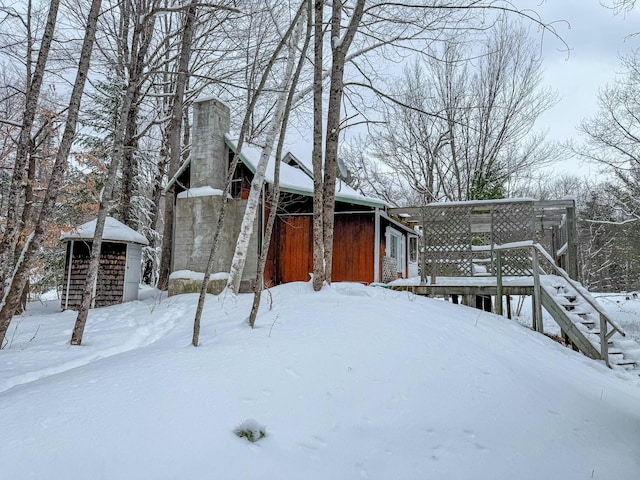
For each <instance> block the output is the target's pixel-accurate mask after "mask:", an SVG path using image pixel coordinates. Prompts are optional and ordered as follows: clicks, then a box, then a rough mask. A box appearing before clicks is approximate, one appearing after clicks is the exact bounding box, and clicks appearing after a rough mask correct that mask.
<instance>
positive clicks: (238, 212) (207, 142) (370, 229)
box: [169, 99, 418, 292]
mask: <svg viewBox="0 0 640 480" xmlns="http://www.w3.org/2000/svg"><path fill="white" fill-rule="evenodd" d="M229 122H230V112H229V108H228V107H227V106H226V105H224V104H223V103H222V102H220V101H218V100H216V99H203V100H200V101H197V102H196V103H195V104H194V125H193V145H192V152H191V156H190V158H189V160H188V161H187V162H185V164H184V165H183V166H182V168H181V169H180V170H179V171H178V172H177V174H176V175H175V176H174V178H173V179H172V181H171V183H175V185H176V191H177V192H178V194H177V196H176V208H175V225H174V227H175V228H174V249H173V258H172V272H174V273H173V274H172V275H171V280H170V286H169V290H170V292H171V291H172V283H173V284H174V285H175V284H176V283H177V282H180V281H181V278H182V277H187V278H192V277H191V276H190V274H189V272H203V271H204V269H205V266H206V262H207V261H208V257H209V252H210V249H211V241H212V237H213V234H214V230H215V228H216V223H217V215H218V210H219V206H220V202H221V201H222V198H221V195H222V192H223V190H224V187H225V181H226V177H227V172H228V169H229V167H230V163H231V160H232V158H233V155H234V151H235V150H236V144H237V142H236V141H235V140H234V138H232V137H231V136H230V135H229V134H228V133H227V132H228V130H229ZM260 153H261V149H260V148H258V147H256V146H253V145H247V144H245V145H243V147H242V152H241V155H240V160H241V161H240V162H239V163H238V166H237V168H236V170H235V172H234V173H233V182H232V188H231V194H230V198H229V200H228V202H229V203H228V206H227V213H226V218H225V229H224V231H223V232H222V233H221V235H220V240H219V244H218V250H217V256H216V258H215V259H214V265H213V270H212V271H213V272H228V271H229V267H230V264H231V259H232V256H233V252H234V249H235V244H236V239H237V237H238V233H239V230H240V225H241V223H242V218H243V215H244V210H245V208H246V203H247V200H246V199H247V198H248V192H249V187H250V185H251V180H252V178H253V175H254V172H255V171H256V166H257V164H258V160H259V157H260ZM273 167H274V165H273V162H271V164H270V165H269V168H268V169H267V175H266V184H265V189H267V193H268V191H269V190H270V189H271V188H272V185H273ZM280 188H281V202H280V206H279V209H278V217H277V221H276V224H275V226H274V232H273V235H272V239H271V245H270V249H269V254H268V261H267V265H266V269H265V283H266V284H267V285H278V284H281V283H287V282H293V281H307V280H309V274H310V273H311V272H312V271H313V247H312V240H313V234H312V211H313V207H312V205H313V175H312V171H311V169H310V166H309V165H308V164H306V163H304V162H303V161H301V160H300V159H299V158H297V157H296V156H295V155H293V154H291V153H289V154H286V155H285V156H284V158H283V161H282V165H281V174H280ZM264 198H265V195H264V194H263V202H262V206H261V211H260V214H259V215H258V218H257V219H256V224H255V225H254V234H253V236H252V241H251V244H250V248H249V252H248V256H247V262H246V266H245V269H244V273H243V278H242V282H241V290H242V291H248V290H250V289H251V288H252V286H253V281H254V280H255V275H256V268H257V258H258V252H259V249H260V248H261V246H262V238H263V227H264V225H265V224H266V218H267V216H268V213H267V208H268V202H267V205H265V202H264ZM335 211H336V213H335V231H334V249H333V250H334V251H333V272H332V280H333V281H336V282H339V281H354V282H363V283H372V282H388V281H390V280H392V279H396V278H398V277H403V278H405V277H408V276H416V275H418V233H417V232H416V231H415V230H414V229H412V228H411V227H408V226H406V225H405V224H403V223H402V222H400V221H399V220H398V219H395V218H392V217H391V216H390V215H388V214H387V204H386V203H385V202H383V201H381V200H379V199H377V198H372V197H367V196H364V195H362V194H360V193H358V192H356V191H355V190H354V189H352V188H351V187H349V186H348V185H347V184H346V183H344V182H343V181H341V180H338V182H337V185H336V205H335ZM183 273H184V275H183ZM178 290H179V291H184V289H178ZM174 291H175V290H174Z"/></svg>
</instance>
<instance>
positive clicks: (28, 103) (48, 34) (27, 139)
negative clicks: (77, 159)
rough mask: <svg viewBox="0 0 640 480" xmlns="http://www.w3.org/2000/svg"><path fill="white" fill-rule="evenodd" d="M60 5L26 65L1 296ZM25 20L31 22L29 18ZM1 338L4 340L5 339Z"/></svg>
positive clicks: (54, 3)
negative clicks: (33, 61)
mask: <svg viewBox="0 0 640 480" xmlns="http://www.w3.org/2000/svg"><path fill="white" fill-rule="evenodd" d="M59 6H60V1H59V0H51V2H50V3H49V13H48V15H47V23H46V24H45V27H44V33H43V35H42V41H41V42H40V49H39V52H38V60H37V61H36V67H35V70H34V71H33V74H32V73H31V71H30V62H27V65H28V69H27V74H26V82H25V83H26V87H27V88H26V92H25V95H26V97H25V107H24V115H23V117H22V126H21V128H20V136H19V137H18V144H17V145H16V154H15V162H14V167H13V173H12V176H11V186H10V188H9V195H8V196H9V198H10V199H11V200H10V201H9V202H7V213H6V218H7V220H6V224H5V228H4V235H3V236H2V241H1V242H0V293H3V294H5V293H6V292H4V286H5V279H7V278H8V276H9V271H10V270H11V263H12V260H13V258H12V256H13V252H14V250H15V246H16V244H17V241H18V236H19V232H20V218H21V214H20V205H21V204H22V201H21V200H20V196H21V191H22V184H23V181H24V173H25V167H26V165H27V158H28V156H29V151H30V147H31V128H32V127H33V122H34V119H35V116H36V109H37V107H38V99H39V98H40V90H41V89H42V83H43V81H44V73H45V68H46V65H47V60H48V57H49V50H50V48H51V42H52V40H53V34H54V30H55V26H56V19H57V16H58V7H59ZM29 15H30V12H29ZM28 21H29V23H30V19H29V20H28ZM29 37H30V30H29ZM31 43H32V42H31V38H29V39H28V44H29V45H31ZM27 57H28V59H29V58H30V57H31V52H30V51H29V52H28V55H27ZM2 338H4V336H3V337H2Z"/></svg>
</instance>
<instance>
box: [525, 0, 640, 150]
mask: <svg viewBox="0 0 640 480" xmlns="http://www.w3.org/2000/svg"><path fill="white" fill-rule="evenodd" d="M610 1H611V0H602V2H603V3H610ZM518 3H519V4H520V5H523V6H525V5H526V6H527V7H530V8H532V9H534V10H535V11H537V12H538V13H539V14H540V16H541V17H542V18H543V20H544V21H546V22H550V21H552V20H566V21H567V22H569V24H570V28H569V26H568V25H566V24H564V23H563V22H559V23H557V24H555V26H556V29H557V31H558V33H559V34H560V35H561V36H562V38H563V39H564V40H565V41H566V43H567V44H569V47H570V48H571V51H570V52H569V55H568V57H567V53H566V52H561V51H559V50H560V49H562V48H563V47H564V46H563V44H562V43H561V42H560V41H558V40H556V39H554V38H552V36H551V35H548V34H547V35H546V36H545V40H544V43H543V57H544V70H545V73H544V78H545V83H546V84H547V85H549V86H551V87H552V88H555V89H556V90H557V91H558V93H559V95H560V101H559V103H558V105H557V106H556V107H554V108H553V109H552V110H551V111H550V112H548V113H547V114H545V115H544V116H543V118H542V119H541V120H540V125H539V126H540V127H547V128H549V133H548V137H549V138H550V139H557V140H564V139H566V138H570V137H576V136H577V134H576V130H575V127H576V125H577V124H578V123H579V122H580V120H581V119H582V118H584V117H586V116H590V115H594V114H595V113H596V111H597V93H598V88H600V87H603V86H605V85H606V84H607V83H611V82H612V81H613V80H614V79H615V76H616V73H618V72H620V70H621V69H620V62H619V54H621V53H629V52H630V51H631V50H633V49H636V48H640V37H630V35H631V34H633V33H634V32H640V5H639V6H638V7H637V8H636V11H634V12H632V13H627V14H618V15H614V13H613V11H611V10H609V9H606V8H604V7H603V6H602V5H601V3H600V0H544V1H542V0H519V1H518Z"/></svg>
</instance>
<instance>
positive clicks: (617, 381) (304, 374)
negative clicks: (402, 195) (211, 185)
mask: <svg viewBox="0 0 640 480" xmlns="http://www.w3.org/2000/svg"><path fill="white" fill-rule="evenodd" d="M197 297H198V296H197V295H195V294H193V295H180V296H177V297H171V298H168V299H167V298H164V297H163V296H161V295H158V296H156V297H155V298H154V297H153V296H152V295H145V298H146V300H145V301H139V302H131V303H129V304H125V305H118V306H114V307H108V308H104V309H96V310H92V311H91V312H90V315H89V320H88V323H87V329H86V333H85V340H86V342H85V343H84V345H83V346H82V347H69V345H68V339H69V336H70V333H71V328H72V325H73V314H71V315H70V314H69V312H63V313H59V312H56V311H55V310H48V309H47V308H46V305H42V304H32V305H30V306H29V309H28V310H27V313H26V314H25V315H22V316H20V317H17V318H16V320H15V321H14V322H13V323H12V327H11V328H10V330H9V334H10V336H11V334H12V331H13V330H14V328H15V327H17V329H18V331H17V334H16V338H15V339H14V341H13V344H12V346H11V347H10V348H5V349H4V350H3V351H1V352H0V355H2V360H3V361H2V362H0V378H2V379H3V381H4V382H5V384H4V387H5V388H4V390H5V391H4V393H3V394H2V395H1V396H0V409H1V411H2V416H0V429H1V430H2V431H3V432H5V437H6V439H5V442H3V446H2V449H0V464H1V465H2V468H3V478H65V479H71V480H74V479H86V478H106V479H134V478H135V479H137V478H154V479H176V478H224V479H244V478H263V477H266V478H278V479H299V478H305V479H312V480H315V479H318V480H319V479H323V480H326V479H338V480H340V479H344V480H351V479H355V478H369V479H380V480H383V479H384V480H388V479H395V478H398V479H403V480H405V479H407V480H411V479H415V480H418V479H420V480H422V479H426V478H433V479H438V480H448V479H450V480H459V479H479V480H490V479H491V480H494V479H499V480H500V479H505V480H506V479H518V480H529V479H530V480H539V479H541V478H552V479H560V478H561V479H569V480H574V479H575V480H577V479H592V478H593V479H612V478H615V479H616V480H636V479H637V478H640V447H639V446H638V432H640V410H639V409H638V405H639V404H640V379H639V378H638V377H633V376H631V375H630V374H626V373H621V372H616V371H612V370H609V369H607V368H606V367H605V366H604V365H602V363H601V362H596V361H592V360H589V359H587V358H586V357H584V356H582V355H580V354H578V353H576V352H573V351H571V350H569V349H567V348H564V347H562V346H560V345H559V344H557V343H555V342H553V341H551V340H549V339H548V338H546V337H544V336H541V335H539V334H536V333H534V332H532V331H530V330H528V329H525V328H523V327H522V326H521V325H519V324H517V323H515V322H511V321H508V320H506V319H504V318H501V317H497V316H495V315H492V314H488V313H485V312H482V311H479V310H475V309H471V308H466V307H462V306H455V305H451V304H447V303H445V302H442V301H436V300H431V299H426V298H422V297H416V296H415V295H412V294H409V293H407V292H395V291H391V290H389V289H384V288H372V287H364V286H361V285H358V284H333V285H332V286H331V287H329V288H323V289H322V291H320V292H317V293H316V292H313V289H312V287H311V285H310V284H309V283H292V284H288V285H284V286H280V287H276V288H272V289H270V290H269V292H265V293H264V298H263V302H262V308H261V310H260V313H259V315H258V318H257V323H256V328H255V329H254V330H251V329H249V328H248V326H247V324H246V317H247V315H248V313H249V309H250V307H251V302H252V295H242V294H241V295H238V296H237V297H224V298H221V297H222V296H221V297H213V296H211V297H208V299H207V303H206V305H205V310H204V314H203V319H202V329H201V346H200V347H198V348H193V347H191V346H190V341H191V335H192V326H193V324H192V321H193V313H194V311H195V306H196V303H197ZM38 326H40V330H39V331H37V333H36V334H34V332H36V330H37V328H38ZM32 337H33V340H31V338H32ZM7 379H15V380H19V381H14V382H13V385H14V386H13V387H12V388H9V389H7V386H8V385H7V383H6V380H7ZM247 419H255V420H254V421H253V422H250V425H249V426H256V425H259V426H260V427H263V428H264V429H265V430H266V432H267V436H266V437H264V438H262V439H261V440H260V441H258V442H257V443H249V442H247V441H246V440H245V439H244V438H238V437H237V436H236V435H234V433H233V432H234V429H236V428H237V427H238V426H239V425H240V424H242V422H243V421H245V420H247ZM70 465H73V468H70Z"/></svg>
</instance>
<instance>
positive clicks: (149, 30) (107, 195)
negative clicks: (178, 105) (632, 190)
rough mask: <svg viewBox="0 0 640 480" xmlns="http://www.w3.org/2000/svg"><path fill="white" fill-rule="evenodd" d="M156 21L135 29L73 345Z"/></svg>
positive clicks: (82, 321) (81, 325) (84, 316)
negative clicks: (132, 52) (126, 80)
mask: <svg viewBox="0 0 640 480" xmlns="http://www.w3.org/2000/svg"><path fill="white" fill-rule="evenodd" d="M155 17H156V16H155V13H153V9H151V10H150V12H149V14H148V15H147V16H146V17H145V19H144V23H143V24H140V25H138V26H137V28H136V34H137V35H138V36H137V38H136V35H134V40H133V44H134V48H132V51H134V52H135V56H134V58H133V59H132V65H131V68H130V69H129V83H128V85H127V89H126V91H125V92H124V97H123V99H122V104H121V110H120V115H119V118H118V125H117V126H116V131H115V135H114V139H113V148H112V153H111V163H110V165H109V170H108V172H107V179H106V181H105V184H104V187H103V189H102V195H101V196H100V207H99V209H98V216H97V218H96V229H95V232H94V236H93V244H92V246H91V257H90V260H89V268H88V269H87V277H86V280H85V284H84V289H83V291H82V300H81V302H80V308H79V309H78V316H77V318H76V322H75V325H74V327H73V333H72V335H71V345H81V344H82V336H83V334H84V328H85V325H86V323H87V316H88V315H89V309H90V308H91V303H92V300H93V286H94V285H95V283H96V281H97V278H98V269H99V267H100V251H101V249H102V234H103V231H104V224H105V220H106V218H107V213H108V211H109V207H110V204H111V200H112V197H113V190H114V186H115V184H116V181H117V173H118V167H119V165H120V162H121V161H122V158H123V156H124V149H125V145H124V141H125V135H126V130H127V124H128V121H129V114H130V110H131V108H132V106H133V100H134V97H135V92H136V89H138V88H139V84H140V82H141V81H142V73H143V71H144V66H145V60H146V56H147V51H148V49H149V45H150V43H151V39H152V37H153V27H154V24H155ZM137 42H140V43H139V45H140V47H139V48H136V46H137V45H136V44H137Z"/></svg>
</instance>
